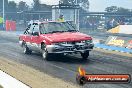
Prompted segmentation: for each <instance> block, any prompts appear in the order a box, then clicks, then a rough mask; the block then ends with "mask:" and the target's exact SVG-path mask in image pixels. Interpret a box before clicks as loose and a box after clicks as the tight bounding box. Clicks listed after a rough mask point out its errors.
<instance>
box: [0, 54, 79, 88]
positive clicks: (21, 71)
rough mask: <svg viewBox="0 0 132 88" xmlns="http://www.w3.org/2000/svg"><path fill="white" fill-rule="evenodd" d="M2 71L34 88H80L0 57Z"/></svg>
mask: <svg viewBox="0 0 132 88" xmlns="http://www.w3.org/2000/svg"><path fill="white" fill-rule="evenodd" d="M0 69H1V70H2V71H4V72H6V73H7V74H9V75H11V76H13V77H14V78H16V79H17V80H20V81H21V82H23V83H25V84H26V85H28V86H30V87H32V88H79V87H78V86H76V85H73V84H72V83H68V82H65V81H63V80H61V79H58V78H54V77H52V76H50V75H48V74H45V73H42V72H40V71H38V70H35V69H33V68H31V67H28V66H26V65H23V64H20V63H16V62H14V61H9V60H7V59H6V58H4V57H1V56H0Z"/></svg>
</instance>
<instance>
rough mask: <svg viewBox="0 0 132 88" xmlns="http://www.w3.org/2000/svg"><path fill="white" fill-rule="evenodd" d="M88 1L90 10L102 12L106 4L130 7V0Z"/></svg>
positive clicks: (53, 1)
mask: <svg viewBox="0 0 132 88" xmlns="http://www.w3.org/2000/svg"><path fill="white" fill-rule="evenodd" d="M9 1H15V2H19V1H25V2H27V4H28V5H30V4H31V3H33V0H9ZM40 1H41V3H45V4H50V5H55V4H58V3H59V0H40ZM89 2H90V9H89V10H90V11H97V12H99V11H100V12H102V11H104V9H105V8H106V7H108V6H118V7H124V8H128V9H132V0H89Z"/></svg>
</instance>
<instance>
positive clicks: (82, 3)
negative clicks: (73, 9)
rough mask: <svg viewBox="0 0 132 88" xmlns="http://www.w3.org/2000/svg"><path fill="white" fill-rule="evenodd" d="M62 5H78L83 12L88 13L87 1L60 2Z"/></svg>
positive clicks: (62, 0)
mask: <svg viewBox="0 0 132 88" xmlns="http://www.w3.org/2000/svg"><path fill="white" fill-rule="evenodd" d="M60 2H61V3H62V4H67V5H76V4H78V5H80V7H81V8H82V9H83V10H85V11H87V12H88V11H89V1H88V0H60Z"/></svg>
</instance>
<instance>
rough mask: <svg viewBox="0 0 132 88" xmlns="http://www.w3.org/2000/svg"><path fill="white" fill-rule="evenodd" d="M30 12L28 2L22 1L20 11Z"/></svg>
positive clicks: (19, 6)
mask: <svg viewBox="0 0 132 88" xmlns="http://www.w3.org/2000/svg"><path fill="white" fill-rule="evenodd" d="M25 10H28V5H27V4H26V2H23V1H20V2H19V4H18V11H25Z"/></svg>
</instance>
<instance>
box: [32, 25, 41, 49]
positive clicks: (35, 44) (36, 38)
mask: <svg viewBox="0 0 132 88" xmlns="http://www.w3.org/2000/svg"><path fill="white" fill-rule="evenodd" d="M33 25H34V27H33V30H32V35H31V45H32V50H34V51H40V47H41V44H40V36H37V35H34V33H35V32H38V33H39V34H40V30H39V24H38V23H34V24H33Z"/></svg>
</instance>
